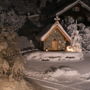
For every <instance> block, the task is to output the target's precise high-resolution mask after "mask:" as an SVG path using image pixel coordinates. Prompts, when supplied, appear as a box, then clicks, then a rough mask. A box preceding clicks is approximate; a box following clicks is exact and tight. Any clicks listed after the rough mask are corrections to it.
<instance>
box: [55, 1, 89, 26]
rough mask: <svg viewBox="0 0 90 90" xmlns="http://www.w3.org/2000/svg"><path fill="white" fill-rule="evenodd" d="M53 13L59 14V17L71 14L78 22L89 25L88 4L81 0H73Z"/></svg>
mask: <svg viewBox="0 0 90 90" xmlns="http://www.w3.org/2000/svg"><path fill="white" fill-rule="evenodd" d="M55 15H57V16H60V18H65V17H67V16H71V17H73V18H74V19H75V20H77V21H78V22H80V23H85V24H86V25H87V24H88V25H90V6H88V4H86V3H85V2H83V1H82V0H75V1H74V2H72V3H70V4H68V5H66V6H65V7H63V8H62V9H60V10H59V11H58V12H56V13H55Z"/></svg>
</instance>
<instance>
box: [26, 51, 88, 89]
mask: <svg viewBox="0 0 90 90" xmlns="http://www.w3.org/2000/svg"><path fill="white" fill-rule="evenodd" d="M89 59H90V52H89V53H84V60H80V61H78V62H71V61H68V62H50V61H40V60H33V59H32V60H28V61H27V63H26V69H27V72H28V73H27V74H29V76H30V77H31V78H32V79H33V78H34V79H33V80H34V81H35V82H37V83H39V84H40V85H42V86H43V85H45V86H46V87H50V88H57V90H90V60H89ZM61 66H65V67H70V68H71V69H72V70H75V71H76V72H78V75H79V74H80V75H81V76H80V77H83V79H82V78H77V77H78V76H75V77H73V78H74V80H73V79H72V78H71V79H72V80H71V81H70V80H68V79H67V78H62V77H60V76H59V78H57V79H55V78H54V79H53V80H52V81H51V82H53V81H54V82H55V83H58V84H60V85H61V86H62V85H64V86H65V87H68V88H70V87H71V88H72V87H73V88H74V89H66V88H63V89H60V85H58V86H57V84H54V85H53V84H52V83H49V84H48V85H47V83H48V82H47V83H46V82H45V81H41V80H42V79H43V78H41V77H40V75H41V76H42V77H44V80H45V79H46V81H50V80H49V79H51V78H50V77H45V76H43V75H42V73H43V72H45V71H46V70H48V69H49V68H51V67H55V68H58V67H61ZM30 73H31V74H32V75H31V74H30ZM56 73H58V72H56ZM59 73H61V72H59ZM65 74H66V73H65ZM67 74H68V73H67ZM51 75H54V74H51ZM35 76H37V77H35ZM38 76H39V77H38ZM37 79H40V80H37ZM57 80H59V81H60V82H57ZM50 90H54V89H50Z"/></svg>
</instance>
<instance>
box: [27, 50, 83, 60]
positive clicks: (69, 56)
mask: <svg viewBox="0 0 90 90" xmlns="http://www.w3.org/2000/svg"><path fill="white" fill-rule="evenodd" d="M82 59H83V53H71V52H34V53H30V55H28V56H27V60H28V61H29V60H37V61H38V60H39V61H78V60H82Z"/></svg>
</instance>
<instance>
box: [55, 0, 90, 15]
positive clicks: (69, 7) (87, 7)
mask: <svg viewBox="0 0 90 90" xmlns="http://www.w3.org/2000/svg"><path fill="white" fill-rule="evenodd" d="M77 4H80V5H81V6H82V7H83V8H86V9H87V10H88V11H90V6H88V5H87V4H86V3H84V2H82V1H81V0H76V1H75V2H73V3H71V4H69V5H68V6H66V7H65V8H63V9H62V10H60V11H59V12H57V13H56V15H57V16H59V15H61V14H63V13H64V12H66V11H68V10H69V9H71V8H72V7H74V6H75V5H77Z"/></svg>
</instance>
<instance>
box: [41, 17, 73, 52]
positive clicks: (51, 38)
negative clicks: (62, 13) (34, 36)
mask: <svg viewBox="0 0 90 90" xmlns="http://www.w3.org/2000/svg"><path fill="white" fill-rule="evenodd" d="M59 20H60V19H59V17H58V16H56V18H55V23H54V24H53V25H52V26H51V27H50V29H48V31H47V32H45V33H43V34H42V35H41V37H40V45H41V47H42V50H45V51H65V50H66V47H67V46H68V45H70V43H71V37H70V36H69V35H68V33H67V32H66V31H65V30H64V28H63V27H62V25H61V24H60V23H59Z"/></svg>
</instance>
